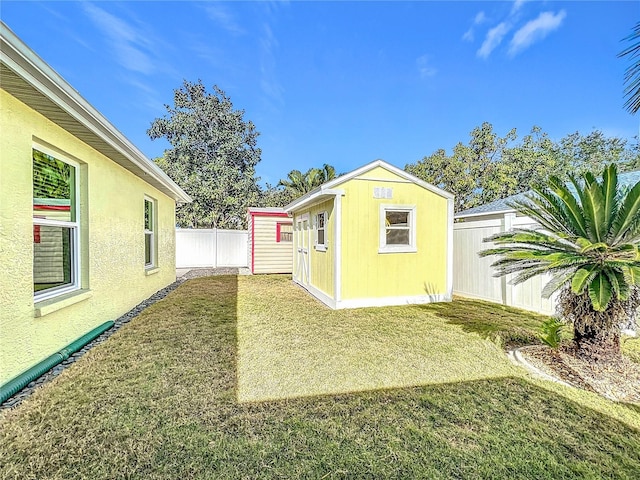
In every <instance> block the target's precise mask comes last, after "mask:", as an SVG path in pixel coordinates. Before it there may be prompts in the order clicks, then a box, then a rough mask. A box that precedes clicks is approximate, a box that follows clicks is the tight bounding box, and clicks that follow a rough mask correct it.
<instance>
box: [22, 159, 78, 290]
mask: <svg viewBox="0 0 640 480" xmlns="http://www.w3.org/2000/svg"><path fill="white" fill-rule="evenodd" d="M32 157H33V158H32V159H33V293H34V300H35V301H41V300H45V299H47V298H51V297H54V296H56V295H60V294H63V293H66V292H69V291H72V290H75V289H78V288H79V285H80V278H79V277H80V269H79V265H78V264H79V258H80V256H79V245H80V239H79V235H80V234H79V231H80V229H79V219H78V201H77V192H78V191H79V190H78V171H79V167H78V165H77V164H75V163H73V162H71V161H69V160H67V159H64V160H63V159H61V158H59V155H57V154H56V156H55V157H54V156H53V155H50V154H49V153H44V152H42V151H41V150H37V149H33V150H32Z"/></svg>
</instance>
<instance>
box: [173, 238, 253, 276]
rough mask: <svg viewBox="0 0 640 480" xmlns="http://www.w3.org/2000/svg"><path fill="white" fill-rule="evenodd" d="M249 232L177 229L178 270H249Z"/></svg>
mask: <svg viewBox="0 0 640 480" xmlns="http://www.w3.org/2000/svg"><path fill="white" fill-rule="evenodd" d="M247 237H248V234H247V231H246V230H220V229H215V228H213V229H189V228H176V267H177V268H191V267H214V268H215V267H246V266H247Z"/></svg>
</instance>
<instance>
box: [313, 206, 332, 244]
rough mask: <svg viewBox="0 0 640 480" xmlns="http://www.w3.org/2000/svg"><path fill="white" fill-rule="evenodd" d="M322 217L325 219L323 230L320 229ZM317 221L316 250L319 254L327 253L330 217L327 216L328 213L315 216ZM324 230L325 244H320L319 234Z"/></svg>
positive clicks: (319, 213)
mask: <svg viewBox="0 0 640 480" xmlns="http://www.w3.org/2000/svg"><path fill="white" fill-rule="evenodd" d="M320 215H322V216H323V217H324V222H323V225H322V228H320V226H319V225H320V222H319V219H320ZM315 217H316V218H315V221H316V243H315V246H314V247H315V249H316V250H317V251H319V252H326V251H327V245H328V242H327V219H328V218H329V215H327V211H326V210H325V211H324V212H318V213H316V215H315ZM320 230H322V232H323V237H324V242H323V243H319V242H318V236H319V235H318V232H319V231H320Z"/></svg>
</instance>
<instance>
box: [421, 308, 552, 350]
mask: <svg viewBox="0 0 640 480" xmlns="http://www.w3.org/2000/svg"><path fill="white" fill-rule="evenodd" d="M417 308H421V309H425V310H427V311H429V312H433V313H434V314H436V315H437V316H438V317H440V318H442V319H444V320H446V321H447V322H448V323H450V324H452V325H458V326H460V327H461V328H462V330H463V331H464V332H467V333H475V334H477V335H479V336H480V337H481V338H484V339H487V340H491V341H492V342H496V343H499V344H500V345H502V346H504V347H505V348H514V347H521V346H525V345H532V344H538V343H540V340H539V338H538V332H539V329H540V325H541V323H542V322H543V321H544V320H545V319H546V318H548V317H546V316H544V315H539V314H536V313H533V312H525V311H522V310H518V309H516V308H511V307H506V306H504V305H499V304H495V303H491V302H484V301H481V300H470V299H466V298H460V297H455V298H454V299H453V301H452V302H443V303H430V304H426V305H420V306H418V307H417Z"/></svg>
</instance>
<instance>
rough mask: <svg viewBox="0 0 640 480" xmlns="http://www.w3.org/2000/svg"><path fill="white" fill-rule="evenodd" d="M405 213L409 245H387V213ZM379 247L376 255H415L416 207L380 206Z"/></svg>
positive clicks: (416, 249) (416, 248) (416, 247)
mask: <svg viewBox="0 0 640 480" xmlns="http://www.w3.org/2000/svg"><path fill="white" fill-rule="evenodd" d="M390 211H391V212H407V213H409V218H408V221H407V223H408V224H409V245H387V212H390ZM379 233H380V247H379V248H378V253H415V252H417V251H418V246H417V244H416V206H415V205H391V204H381V205H380V227H379Z"/></svg>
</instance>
